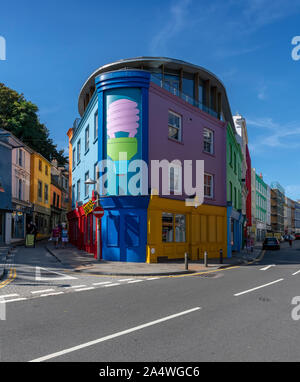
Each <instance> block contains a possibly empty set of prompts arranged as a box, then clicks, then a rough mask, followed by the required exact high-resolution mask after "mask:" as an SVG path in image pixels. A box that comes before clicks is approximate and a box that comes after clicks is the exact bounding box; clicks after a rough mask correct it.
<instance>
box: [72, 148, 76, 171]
mask: <svg viewBox="0 0 300 382" xmlns="http://www.w3.org/2000/svg"><path fill="white" fill-rule="evenodd" d="M75 151H76V150H75V148H74V149H73V158H72V159H73V160H72V169H73V170H74V168H75Z"/></svg>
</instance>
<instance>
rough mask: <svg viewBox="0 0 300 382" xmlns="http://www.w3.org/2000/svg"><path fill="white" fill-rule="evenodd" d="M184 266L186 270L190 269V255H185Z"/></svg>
mask: <svg viewBox="0 0 300 382" xmlns="http://www.w3.org/2000/svg"><path fill="white" fill-rule="evenodd" d="M184 265H185V270H186V271H187V270H188V269H189V255H188V253H187V252H185V254H184Z"/></svg>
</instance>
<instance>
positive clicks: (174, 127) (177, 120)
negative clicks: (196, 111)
mask: <svg viewBox="0 0 300 382" xmlns="http://www.w3.org/2000/svg"><path fill="white" fill-rule="evenodd" d="M168 124H169V138H172V139H175V140H176V141H179V142H181V135H182V134H181V129H182V126H181V125H182V118H181V116H180V115H178V114H175V113H173V112H172V111H169V122H168Z"/></svg>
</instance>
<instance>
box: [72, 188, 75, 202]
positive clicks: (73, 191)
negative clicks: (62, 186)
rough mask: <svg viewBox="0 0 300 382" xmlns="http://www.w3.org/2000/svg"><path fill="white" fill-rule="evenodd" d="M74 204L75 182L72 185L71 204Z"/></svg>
mask: <svg viewBox="0 0 300 382" xmlns="http://www.w3.org/2000/svg"><path fill="white" fill-rule="evenodd" d="M74 204H75V184H73V185H72V205H73V206H74Z"/></svg>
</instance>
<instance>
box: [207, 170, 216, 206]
mask: <svg viewBox="0 0 300 382" xmlns="http://www.w3.org/2000/svg"><path fill="white" fill-rule="evenodd" d="M206 176H208V177H210V178H211V185H207V184H205V177H206ZM207 187H210V189H211V194H210V195H208V194H206V193H205V190H206V188H207ZM214 194H215V193H214V175H213V174H209V173H207V172H205V173H204V197H205V198H207V199H213V198H214Z"/></svg>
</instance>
